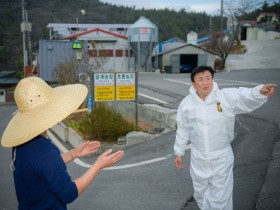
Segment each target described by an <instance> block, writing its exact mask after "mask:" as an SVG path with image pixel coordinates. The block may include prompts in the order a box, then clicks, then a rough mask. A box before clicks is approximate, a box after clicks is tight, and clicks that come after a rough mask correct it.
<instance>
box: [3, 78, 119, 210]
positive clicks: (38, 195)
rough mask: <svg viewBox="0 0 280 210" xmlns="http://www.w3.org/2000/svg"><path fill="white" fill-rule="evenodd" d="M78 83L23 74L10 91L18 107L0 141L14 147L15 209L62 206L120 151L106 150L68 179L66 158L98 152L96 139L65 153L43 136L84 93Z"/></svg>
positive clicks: (78, 104)
mask: <svg viewBox="0 0 280 210" xmlns="http://www.w3.org/2000/svg"><path fill="white" fill-rule="evenodd" d="M87 92H88V91H87V88H86V87H85V86H84V85H81V84H74V85H64V86H60V87H56V88H52V87H50V86H49V85H48V84H47V83H45V82H44V81H43V80H42V79H40V78H38V77H29V78H25V79H22V80H21V81H20V82H19V83H18V85H17V87H16V89H15V93H14V97H15V101H16V104H17V107H18V111H17V113H16V114H15V115H14V116H13V118H12V119H11V121H10V122H9V124H8V126H7V128H6V129H5V131H4V133H3V136H2V139H1V143H2V145H3V146H4V147H13V161H12V163H11V169H12V171H13V174H14V182H15V188H16V194H17V199H18V203H19V205H18V209H20V210H25V209H40V210H43V209H57V210H62V209H67V208H66V204H67V203H70V202H72V201H73V200H75V199H76V198H77V197H78V195H79V194H80V193H81V192H83V191H84V190H85V188H86V187H87V186H88V185H89V184H90V183H91V181H92V180H93V179H94V178H95V177H96V176H97V175H98V174H99V172H100V171H101V170H102V169H103V168H105V167H109V166H111V165H113V164H115V163H116V162H118V161H119V160H120V159H121V158H122V157H123V155H124V153H123V151H117V152H115V153H112V150H107V151H105V152H104V153H102V154H101V155H100V156H99V157H98V159H97V160H96V162H95V163H94V164H93V165H92V167H91V168H90V169H88V170H87V171H86V172H85V173H84V174H83V175H82V176H81V177H79V178H77V179H75V180H74V181H72V180H71V177H70V176H69V175H68V173H67V170H66V166H65V163H68V162H70V161H72V160H74V159H75V158H79V157H83V156H87V155H89V154H91V153H94V152H95V151H97V149H98V148H99V147H100V142H98V141H92V142H85V143H83V144H81V145H80V146H79V147H77V148H75V149H72V150H70V151H68V152H66V153H64V154H60V153H59V150H58V149H57V148H56V147H55V146H54V145H53V144H52V143H51V141H50V140H49V139H48V138H46V137H45V136H44V133H46V130H48V129H49V128H51V127H52V126H54V125H55V124H56V123H58V122H60V121H61V120H63V119H64V118H66V117H67V116H68V115H70V114H71V113H72V112H73V111H75V110H76V109H77V108H78V107H79V106H80V105H81V103H82V102H83V101H84V99H85V97H86V96H87Z"/></svg>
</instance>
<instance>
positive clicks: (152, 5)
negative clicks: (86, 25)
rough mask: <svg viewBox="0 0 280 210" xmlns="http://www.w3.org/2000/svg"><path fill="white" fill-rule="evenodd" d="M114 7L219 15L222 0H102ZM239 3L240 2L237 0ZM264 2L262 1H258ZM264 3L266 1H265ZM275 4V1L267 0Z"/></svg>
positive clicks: (259, 0)
mask: <svg viewBox="0 0 280 210" xmlns="http://www.w3.org/2000/svg"><path fill="white" fill-rule="evenodd" d="M100 1H102V2H107V3H111V4H114V5H123V6H129V7H132V6H135V7H136V9H142V8H143V7H144V8H145V9H164V8H168V9H174V10H176V11H179V10H180V9H182V8H184V9H185V10H186V11H193V12H203V11H204V12H206V13H208V14H211V15H217V14H219V13H220V10H221V0H100ZM236 1H238V0H236ZM256 1H258V2H262V0H256ZM263 1H264V0H263ZM267 2H270V3H271V2H274V0H267Z"/></svg>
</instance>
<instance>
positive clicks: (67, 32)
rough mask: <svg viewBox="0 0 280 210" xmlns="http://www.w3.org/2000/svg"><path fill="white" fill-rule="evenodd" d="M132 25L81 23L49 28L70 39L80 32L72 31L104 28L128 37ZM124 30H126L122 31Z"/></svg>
mask: <svg viewBox="0 0 280 210" xmlns="http://www.w3.org/2000/svg"><path fill="white" fill-rule="evenodd" d="M131 25H132V24H81V23H49V24H48V25H47V28H49V29H52V30H53V31H56V32H57V33H58V34H59V35H61V36H62V37H68V36H71V35H73V33H75V34H76V33H77V32H79V31H76V30H72V29H77V28H78V29H79V30H80V31H83V32H84V31H88V30H92V29H95V28H102V29H103V30H107V31H110V32H120V31H121V32H122V34H121V35H124V36H125V35H127V30H128V28H129V27H130V26H131ZM121 29H124V30H121Z"/></svg>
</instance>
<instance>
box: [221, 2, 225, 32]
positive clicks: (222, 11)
mask: <svg viewBox="0 0 280 210" xmlns="http://www.w3.org/2000/svg"><path fill="white" fill-rule="evenodd" d="M223 13H224V2H223V0H221V33H223V31H224V26H223Z"/></svg>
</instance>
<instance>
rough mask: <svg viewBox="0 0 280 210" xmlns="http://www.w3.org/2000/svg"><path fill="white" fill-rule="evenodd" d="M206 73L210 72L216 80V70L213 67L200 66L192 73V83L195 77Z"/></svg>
mask: <svg viewBox="0 0 280 210" xmlns="http://www.w3.org/2000/svg"><path fill="white" fill-rule="evenodd" d="M205 71H209V72H210V73H211V74H212V78H214V73H215V70H214V69H213V68H212V67H211V66H198V67H196V68H194V69H193V70H192V73H191V80H192V82H194V76H195V75H196V74H197V73H201V72H205Z"/></svg>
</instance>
